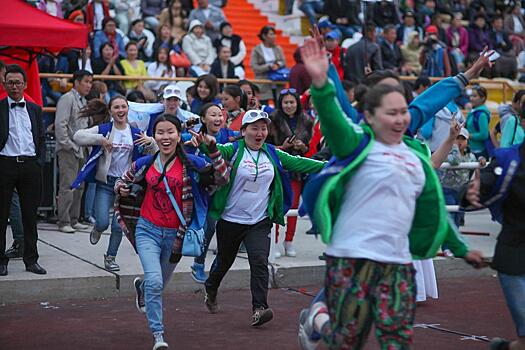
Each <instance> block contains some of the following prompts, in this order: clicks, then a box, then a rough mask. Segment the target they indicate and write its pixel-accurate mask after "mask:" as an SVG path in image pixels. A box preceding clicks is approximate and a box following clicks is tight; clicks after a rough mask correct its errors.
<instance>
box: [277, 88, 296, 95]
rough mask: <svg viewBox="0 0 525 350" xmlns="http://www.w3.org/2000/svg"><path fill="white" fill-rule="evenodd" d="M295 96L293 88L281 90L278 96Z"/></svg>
mask: <svg viewBox="0 0 525 350" xmlns="http://www.w3.org/2000/svg"><path fill="white" fill-rule="evenodd" d="M288 93H290V94H296V93H297V90H295V89H294V88H290V89H282V90H281V93H280V95H286V94H288Z"/></svg>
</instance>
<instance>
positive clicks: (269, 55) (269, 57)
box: [262, 45, 276, 63]
mask: <svg viewBox="0 0 525 350" xmlns="http://www.w3.org/2000/svg"><path fill="white" fill-rule="evenodd" d="M262 52H263V56H264V62H266V63H274V62H275V61H276V59H275V52H274V51H273V48H272V47H266V46H264V45H262Z"/></svg>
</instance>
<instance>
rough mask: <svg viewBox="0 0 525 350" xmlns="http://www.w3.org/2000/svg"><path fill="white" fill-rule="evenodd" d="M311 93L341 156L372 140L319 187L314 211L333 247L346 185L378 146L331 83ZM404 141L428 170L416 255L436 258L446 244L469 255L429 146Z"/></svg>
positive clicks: (415, 231)
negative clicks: (342, 104)
mask: <svg viewBox="0 0 525 350" xmlns="http://www.w3.org/2000/svg"><path fill="white" fill-rule="evenodd" d="M311 93H312V98H313V101H314V105H315V108H316V110H317V112H318V114H319V120H320V123H321V131H322V133H323V135H324V136H325V139H326V142H327V143H328V147H329V148H330V149H331V150H332V152H333V154H334V155H335V157H336V158H338V159H344V158H346V157H348V156H349V155H350V154H351V153H352V152H353V151H354V150H355V149H357V148H358V147H359V145H360V143H361V141H362V140H363V138H364V137H365V134H368V135H369V137H370V141H369V142H368V144H367V145H366V146H365V147H364V149H363V150H362V151H361V152H360V153H359V154H358V155H357V157H356V158H355V159H354V160H353V161H352V162H351V163H350V164H349V165H348V166H346V167H345V168H344V169H343V170H342V171H340V172H338V173H336V174H335V175H333V176H332V177H330V179H329V180H327V181H326V182H325V184H324V185H323V187H322V188H321V189H320V192H319V195H318V197H317V201H316V205H315V209H314V221H315V223H316V224H317V225H318V228H319V230H320V232H321V236H322V239H323V242H325V243H329V242H330V240H331V237H332V228H333V225H334V223H335V221H336V220H337V217H338V215H339V214H340V213H339V211H340V208H341V205H342V201H343V198H344V193H345V186H346V184H347V183H348V181H351V179H352V176H353V175H354V174H355V172H356V170H357V169H358V168H359V166H360V165H361V164H363V162H364V161H365V160H366V157H367V156H368V154H369V152H370V149H371V147H372V145H373V143H374V133H373V131H372V129H371V128H370V127H369V126H367V125H362V126H360V125H357V124H354V123H353V122H352V121H351V120H350V119H348V118H346V117H344V115H343V113H342V110H341V108H340V106H339V104H338V103H336V102H335V89H334V86H333V85H332V84H331V83H330V82H329V83H327V84H325V86H323V87H322V88H319V89H318V88H315V87H312V88H311ZM418 122H419V123H421V122H424V120H419V121H418ZM403 142H404V143H405V144H406V145H407V146H408V147H409V148H410V149H411V150H412V151H413V152H414V154H415V155H416V156H417V157H418V158H419V159H420V160H421V163H422V165H423V170H424V172H425V185H424V188H423V192H422V193H421V195H420V196H419V197H418V199H417V202H416V212H415V215H414V221H413V223H412V228H411V230H410V233H409V241H410V252H411V253H412V256H413V257H414V258H415V259H426V258H431V257H434V256H435V255H436V253H437V251H438V249H439V248H440V247H441V245H442V244H443V243H446V244H447V245H448V246H449V247H450V249H451V250H452V251H453V253H454V255H455V256H458V257H462V256H465V255H466V253H467V251H468V248H467V246H466V244H465V243H464V242H463V241H462V240H461V238H460V237H459V234H458V232H457V229H456V228H455V227H454V225H452V224H451V222H450V220H449V215H448V212H447V210H446V207H445V201H444V198H443V192H442V189H441V185H440V183H439V180H438V177H437V175H436V173H435V171H434V169H433V167H432V164H431V162H430V152H429V149H428V147H426V146H425V145H424V144H422V143H421V142H419V141H417V140H415V139H413V138H410V137H404V139H403Z"/></svg>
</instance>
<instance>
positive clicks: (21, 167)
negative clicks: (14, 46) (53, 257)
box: [0, 64, 47, 276]
mask: <svg viewBox="0 0 525 350" xmlns="http://www.w3.org/2000/svg"><path fill="white" fill-rule="evenodd" d="M4 86H5V90H6V91H7V98H4V99H2V100H1V101H0V276H6V275H7V273H8V272H7V264H8V262H9V259H8V258H7V257H6V255H5V248H6V229H7V219H8V217H9V209H10V204H11V197H12V195H13V190H14V189H15V188H16V190H17V192H18V195H19V197H20V206H21V210H22V223H23V226H24V257H23V260H24V264H25V267H26V271H29V272H33V273H36V274H46V273H47V272H46V270H45V269H44V268H43V267H42V266H40V265H39V264H38V251H37V240H38V233H37V227H36V224H37V208H38V205H39V204H40V197H41V190H42V166H43V165H44V161H45V134H44V132H45V131H44V124H43V122H42V109H41V108H40V106H38V105H36V104H34V103H32V102H28V101H26V100H25V99H24V90H25V89H26V88H27V76H26V73H25V71H24V70H23V69H22V68H21V67H20V66H18V65H16V64H14V65H10V66H8V67H7V69H6V72H5V80H4Z"/></svg>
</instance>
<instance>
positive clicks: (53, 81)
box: [38, 54, 71, 106]
mask: <svg viewBox="0 0 525 350" xmlns="http://www.w3.org/2000/svg"><path fill="white" fill-rule="evenodd" d="M38 71H39V72H41V73H67V72H68V71H69V63H68V60H67V56H66V55H64V54H60V55H58V56H51V55H43V56H42V57H40V59H39V60H38ZM40 83H41V87H42V98H43V101H44V106H47V105H48V104H53V105H54V104H56V102H57V101H58V99H59V98H60V97H61V96H62V94H64V93H66V92H68V91H69V90H70V89H71V84H69V82H68V80H67V79H66V78H47V79H45V78H43V79H40Z"/></svg>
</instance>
